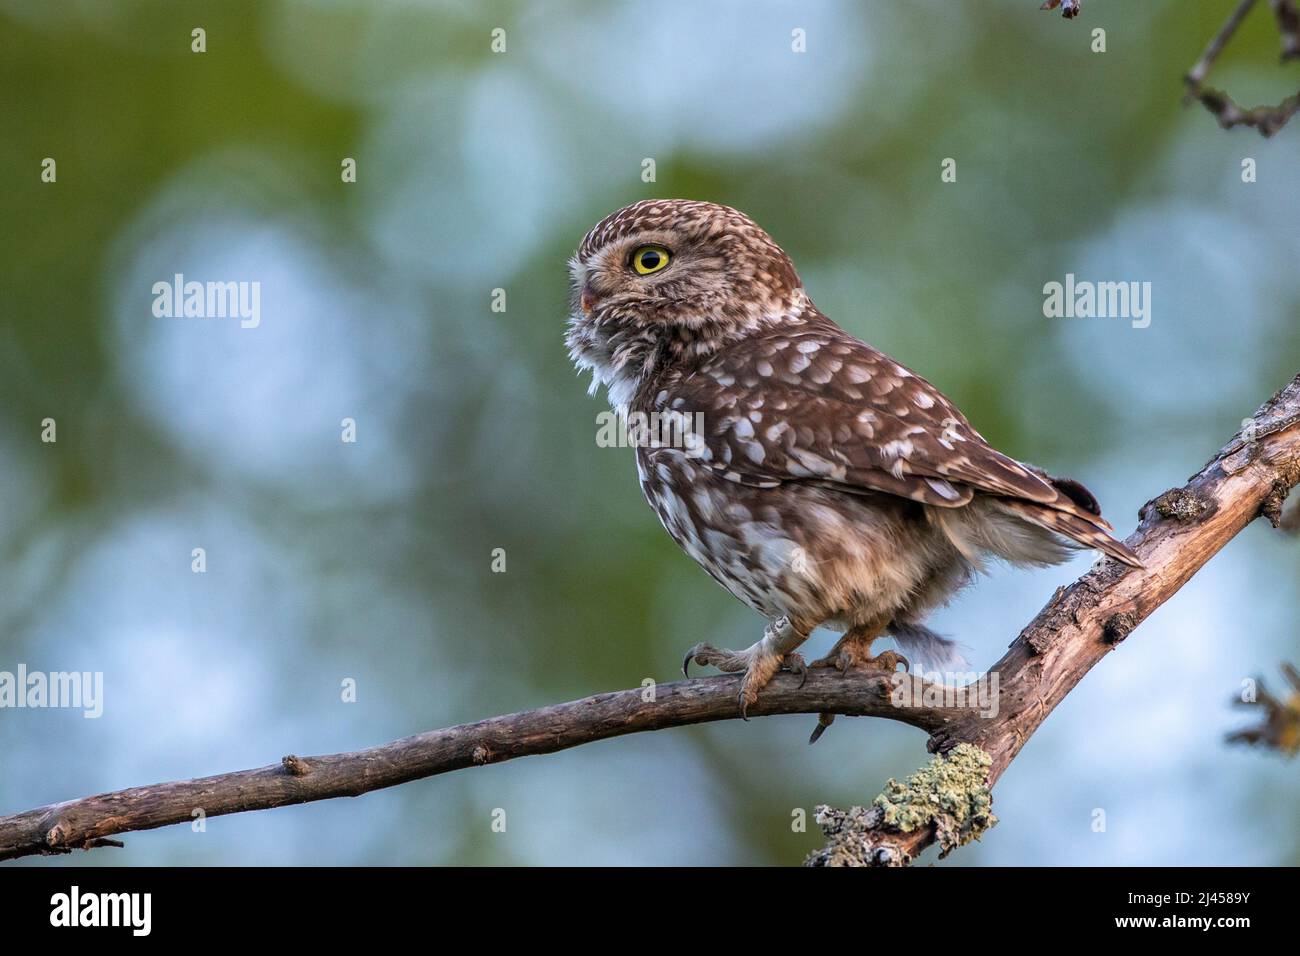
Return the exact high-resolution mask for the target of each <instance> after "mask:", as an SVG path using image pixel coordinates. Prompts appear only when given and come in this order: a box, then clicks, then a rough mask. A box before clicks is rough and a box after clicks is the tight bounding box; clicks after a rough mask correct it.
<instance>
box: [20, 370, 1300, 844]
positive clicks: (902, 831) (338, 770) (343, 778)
mask: <svg viewBox="0 0 1300 956" xmlns="http://www.w3.org/2000/svg"><path fill="white" fill-rule="evenodd" d="M1297 425H1300V376H1297V377H1296V379H1294V380H1293V381H1292V382H1291V383H1290V384H1289V385H1288V386H1287V387H1286V388H1284V389H1283V390H1282V391H1280V392H1278V394H1277V395H1275V396H1274V397H1273V398H1272V399H1271V400H1270V401H1269V402H1268V403H1267V404H1266V405H1265V406H1264V407H1263V408H1261V409H1260V410H1259V411H1258V412H1257V413H1256V415H1255V417H1254V418H1253V419H1251V420H1250V421H1249V422H1248V423H1247V424H1246V426H1245V427H1243V429H1242V431H1241V433H1239V435H1238V436H1237V437H1236V438H1234V439H1233V441H1231V442H1229V444H1228V445H1227V446H1225V447H1224V448H1223V449H1222V450H1221V451H1220V452H1219V454H1218V455H1216V456H1215V458H1214V459H1213V460H1212V461H1211V462H1210V463H1209V464H1208V465H1207V466H1206V467H1205V468H1204V469H1203V470H1202V471H1201V472H1200V473H1199V474H1198V475H1196V476H1195V477H1193V478H1192V480H1191V481H1190V482H1189V483H1188V484H1187V485H1186V486H1185V487H1183V488H1180V489H1175V490H1173V491H1169V492H1166V493H1165V494H1163V495H1161V496H1160V497H1159V498H1157V499H1155V500H1154V501H1152V502H1149V503H1148V504H1147V505H1146V506H1145V507H1144V508H1143V509H1142V524H1141V525H1140V527H1139V528H1138V530H1137V532H1135V533H1134V534H1133V535H1132V536H1130V537H1129V539H1128V544H1129V545H1130V547H1132V548H1133V549H1134V550H1135V551H1137V553H1138V554H1139V555H1140V556H1141V557H1142V559H1143V561H1144V562H1145V563H1146V568H1145V569H1143V570H1134V569H1127V568H1122V567H1120V566H1118V565H1116V564H1115V563H1114V562H1112V561H1109V560H1102V561H1100V562H1098V564H1097V565H1095V566H1094V567H1093V569H1092V570H1091V571H1089V572H1088V573H1087V574H1085V575H1084V576H1083V577H1082V578H1080V579H1079V580H1078V581H1076V582H1075V583H1074V584H1073V585H1071V586H1070V587H1068V588H1061V589H1060V590H1058V591H1057V593H1056V595H1055V596H1054V597H1053V599H1052V600H1051V602H1049V603H1048V605H1047V607H1045V608H1044V609H1043V611H1042V612H1040V613H1039V615H1038V617H1037V618H1035V619H1034V621H1033V622H1032V623H1031V624H1030V625H1029V626H1028V627H1027V628H1025V630H1024V631H1023V632H1021V634H1020V636H1019V637H1018V638H1017V639H1016V640H1015V642H1014V643H1012V645H1011V649H1010V651H1008V653H1007V654H1006V655H1005V656H1004V657H1003V658H1002V660H1000V661H999V662H998V663H997V664H996V665H995V666H994V668H993V670H992V671H991V672H990V673H996V674H997V676H998V679H999V685H1000V686H999V694H998V699H997V708H996V715H995V716H987V715H988V714H989V713H990V711H989V710H988V709H987V708H986V707H985V705H984V703H983V702H970V700H969V699H968V698H965V697H963V696H961V695H960V694H958V695H956V696H955V697H954V695H953V691H952V689H951V688H948V689H944V688H942V687H940V686H938V685H935V684H927V683H926V682H925V681H923V680H922V679H921V678H920V677H917V676H914V675H907V674H893V675H886V674H870V673H866V674H854V673H850V674H847V675H839V674H832V673H829V672H818V671H813V672H810V673H809V674H808V677H807V680H806V682H805V683H802V684H801V683H800V680H799V678H797V677H796V676H794V675H792V674H780V675H778V676H777V677H776V678H775V679H774V680H773V681H772V683H771V684H769V685H768V686H767V687H765V688H764V689H763V693H762V694H760V695H759V698H758V701H757V702H756V703H755V704H754V705H753V706H751V707H750V714H751V715H753V716H767V715H773V714H814V713H835V714H845V715H850V716H869V717H886V718H889V719H892V720H897V721H901V722H903V723H906V724H910V725H912V726H914V727H918V728H920V729H922V730H925V731H926V732H928V733H929V734H930V741H929V744H928V746H929V748H930V749H931V750H932V751H935V752H939V753H941V754H944V755H946V756H941V757H939V758H937V759H936V764H935V765H934V766H933V767H932V768H929V769H927V770H926V771H921V772H918V774H916V775H914V777H913V778H909V780H908V783H907V784H906V785H899V784H896V785H895V786H894V787H893V788H892V790H893V791H894V792H893V794H892V797H890V796H888V795H882V797H881V798H878V800H877V802H876V804H875V805H874V806H873V808H872V810H871V811H863V812H860V813H857V814H853V813H850V814H847V815H846V814H840V813H839V812H838V811H829V810H828V811H825V812H824V813H822V814H820V816H821V817H823V819H824V826H826V827H827V829H828V832H829V831H830V830H832V829H833V830H834V831H835V833H834V834H833V840H832V842H833V843H837V845H838V852H837V853H834V854H831V853H827V852H824V853H823V854H819V855H816V859H815V861H816V862H859V863H869V864H880V863H905V862H907V861H909V860H910V859H912V858H913V857H915V856H916V854H917V853H919V852H920V851H921V850H922V849H924V848H925V847H926V846H928V845H929V844H931V843H933V842H935V841H936V839H937V840H940V841H941V842H943V843H944V845H945V848H950V847H951V846H952V845H955V844H956V843H958V842H964V840H965V839H967V838H969V837H971V836H977V835H978V833H979V832H980V828H981V827H984V826H988V825H991V823H992V816H991V814H990V813H987V802H988V801H987V789H988V788H990V787H992V785H993V784H994V783H995V782H996V781H997V779H998V778H999V777H1000V776H1001V775H1002V773H1003V771H1004V770H1006V768H1007V765H1008V764H1009V763H1010V762H1011V761H1012V760H1013V759H1014V758H1015V756H1016V754H1018V753H1019V752H1020V749H1021V748H1022V747H1023V746H1024V745H1025V742H1026V741H1027V740H1028V739H1029V737H1030V735H1032V734H1033V732H1034V731H1035V730H1036V729H1037V728H1038V726H1039V724H1041V723H1042V722H1043V720H1044V719H1045V718H1046V717H1047V715H1048V714H1049V713H1050V712H1051V711H1052V709H1053V708H1054V707H1055V706H1056V705H1057V704H1058V703H1060V701H1061V700H1062V699H1063V698H1064V697H1065V695H1066V694H1068V693H1069V692H1070V690H1071V689H1072V688H1073V687H1074V685H1075V684H1077V683H1078V682H1079V680H1080V679H1081V678H1082V677H1083V675H1084V674H1086V673H1087V672H1088V670H1090V669H1091V668H1092V666H1093V665H1094V664H1096V663H1097V661H1099V660H1100V659H1101V658H1102V657H1104V656H1105V655H1106V654H1108V653H1110V652H1111V651H1112V650H1114V649H1115V647H1117V646H1118V645H1119V643H1120V642H1121V641H1123V640H1124V638H1125V637H1127V636H1128V634H1129V632H1130V631H1132V630H1133V628H1134V627H1136V626H1137V624H1138V623H1139V622H1141V621H1142V620H1143V619H1145V618H1146V616H1147V615H1148V614H1150V613H1151V612H1152V611H1153V610H1155V609H1156V608H1157V607H1159V606H1160V605H1161V604H1163V603H1164V602H1165V601H1166V600H1168V598H1169V597H1170V596H1172V595H1173V594H1174V593H1175V592H1176V591H1177V590H1178V589H1179V588H1180V587H1182V585H1183V584H1184V583H1186V581H1187V580H1188V579H1189V578H1190V577H1191V576H1192V575H1193V574H1194V573H1195V572H1196V571H1197V570H1198V569H1199V568H1200V567H1201V566H1202V565H1203V564H1204V563H1205V562H1206V561H1208V560H1209V558H1210V557H1211V556H1212V555H1213V554H1214V553H1215V552H1217V551H1218V550H1219V549H1220V548H1221V547H1223V545H1224V544H1226V543H1227V542H1228V540H1230V539H1231V538H1232V537H1233V536H1234V535H1236V534H1237V533H1238V532H1239V531H1240V530H1241V529H1242V528H1244V527H1245V526H1246V525H1247V524H1248V523H1250V521H1252V520H1253V519H1254V518H1255V517H1257V516H1259V515H1260V514H1268V515H1270V516H1272V515H1274V514H1276V513H1278V512H1280V508H1281V502H1282V499H1284V498H1285V495H1286V491H1287V490H1288V489H1290V488H1291V487H1292V486H1294V485H1295V484H1296V483H1297V482H1298V481H1300V427H1297ZM739 681H740V678H739V676H737V675H726V676H721V677H711V678H706V679H696V680H686V681H677V682H675V683H670V684H662V685H657V686H655V687H653V688H639V689H635V690H625V691H615V692H613V693H608V694H598V695H596V696H594V697H586V698H583V699H582V700H576V701H571V702H569V703H565V704H555V705H552V706H549V707H542V708H538V709H536V710H528V711H522V712H520V713H517V714H509V715H506V716H502V717H492V718H490V719H488V720H481V721H478V722H477V723H472V724H461V725H460V726H457V727H451V728H448V729H445V730H435V731H429V732H427V733H423V734H417V735H416V736H414V737H406V738H404V739H402V740H397V741H393V742H392V743H388V744H384V745H382V746H378V747H371V748H369V749H366V750H360V751H356V752H353V753H342V754H330V755H325V756H318V757H298V756H293V755H290V756H287V757H285V758H284V759H283V760H282V761H281V762H280V763H278V764H274V765H271V766H267V767H260V768H258V769H255V770H243V771H238V772H235V773H226V774H218V775H216V776H211V777H201V778H199V779H196V780H186V781H175V782H171V783H159V784H153V785H150V786H145V787H135V788H132V789H129V790H120V791H117V792H114V793H106V794H100V795H99V796H94V797H86V798H84V799H81V800H73V801H69V802H66V803H59V804H52V805H50V806H45V807H40V808H38V809H35V810H28V811H26V812H24V813H18V814H14V815H12V816H7V817H0V860H4V859H12V858H14V857H21V856H30V855H34V854H54V853H68V852H71V851H72V850H73V849H77V848H84V849H90V848H92V847H98V846H120V843H118V842H117V841H115V840H110V839H108V837H111V836H113V835H114V834H118V833H125V832H129V831H134V830H150V829H154V828H156V827H162V826H168V825H170V824H175V823H183V822H188V821H190V820H192V819H193V818H194V817H195V816H196V815H197V811H202V814H203V815H204V816H220V815H222V814H227V813H242V812H245V811H249V810H265V809H270V808H272V807H281V806H288V805H290V804H295V803H307V802H310V801H314V800H326V799H330V798H333V797H345V796H348V797H351V796H358V795H360V794H363V793H368V792H369V791H371V790H379V789H382V788H385V787H392V786H396V785H398V784H402V783H407V782H410V781H412V780H419V779H422V778H424V777H430V776H434V775H436V774H440V773H447V772H449V771H452V770H460V769H463V768H466V767H473V766H479V765H482V764H488V763H498V762H500V761H503V760H511V759H513V758H515V757H524V756H529V755H534V754H546V753H553V752H555V751H558V750H564V749H567V748H569V747H576V746H579V745H581V744H585V743H590V742H592V741H595V740H603V739H605V738H608V737H619V736H622V735H624V734H631V733H638V732H641V731H647V730H661V729H663V728H666V727H679V726H684V725H687V724H697V723H703V722H706V721H713V720H730V719H733V718H735V717H737V716H739V714H738V708H737V704H736V695H737V690H738V688H739ZM963 744H964V745H968V746H961V745H963ZM953 754H959V755H961V760H962V767H961V768H960V773H958V772H957V770H958V768H957V767H956V762H955V761H954V758H953V757H952V755H953ZM974 767H978V768H980V769H979V771H978V772H973V771H972V768H974ZM963 775H964V776H963ZM980 777H983V780H979V778H980ZM967 779H969V780H973V781H975V784H974V785H968V784H966V783H961V781H963V780H967ZM954 781H956V782H954ZM927 787H933V788H948V789H946V790H944V789H937V790H936V791H935V792H936V793H939V794H940V796H941V798H942V799H941V800H939V802H942V803H945V804H953V803H954V802H960V801H955V799H954V795H953V788H954V787H966V788H967V789H968V790H970V791H971V793H969V794H968V796H969V797H970V799H969V801H967V802H968V804H969V805H968V806H963V807H957V811H959V812H956V813H947V814H946V815H945V816H943V817H942V818H941V819H938V818H930V819H926V820H924V821H922V822H920V823H918V822H916V820H915V819H914V816H915V815H914V814H913V813H909V807H908V805H907V803H906V801H907V800H908V799H909V794H921V795H922V796H926V795H927V794H928V791H926V789H925V788H927ZM976 790H979V791H981V792H979V793H976V792H974V791H976ZM882 801H883V802H882ZM949 809H951V807H950V808H949ZM837 814H838V816H837ZM972 821H974V824H975V825H972ZM846 845H847V846H849V847H850V850H849V851H848V852H845V851H844V846H846ZM829 849H830V848H829V847H828V850H829Z"/></svg>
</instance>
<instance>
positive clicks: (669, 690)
mask: <svg viewBox="0 0 1300 956" xmlns="http://www.w3.org/2000/svg"><path fill="white" fill-rule="evenodd" d="M922 686H923V683H922V681H921V680H920V679H919V678H914V677H909V676H908V675H905V674H899V675H897V679H896V680H893V681H891V679H890V677H889V676H888V675H885V674H870V673H867V674H845V675H840V674H838V673H835V674H832V673H830V672H829V671H810V672H809V674H808V676H807V681H806V682H805V683H804V684H803V685H802V686H801V685H800V681H799V679H798V678H797V677H796V676H794V675H793V674H778V675H777V676H776V677H775V678H774V679H773V680H772V682H771V683H770V684H769V685H768V686H767V687H765V688H764V689H763V693H762V694H761V695H760V697H759V700H758V702H757V703H755V704H753V705H751V706H750V708H749V713H750V715H751V716H766V715H771V714H816V713H822V712H826V713H835V714H846V715H850V716H870V717H887V718H890V719H893V720H898V721H902V722H903V723H907V724H911V725H913V726H915V727H919V728H921V729H922V730H925V731H927V732H929V733H937V732H938V731H940V730H941V729H942V728H943V726H944V725H945V724H946V723H948V722H949V721H952V720H956V719H960V718H963V717H965V716H967V715H968V713H969V711H968V710H967V709H966V708H963V707H945V706H937V707H898V706H895V705H894V704H893V703H892V702H891V693H892V692H893V691H894V689H895V687H900V688H902V689H903V690H904V691H906V692H908V693H909V694H915V695H916V696H915V697H910V698H909V699H919V697H920V695H921V693H922V690H921V687H922ZM739 687H740V676H739V675H725V676H721V677H710V678H700V679H695V680H684V681H677V682H675V683H670V684H659V685H657V686H655V687H654V688H653V699H647V698H648V697H650V695H651V690H652V689H651V688H637V689H635V690H623V691H615V692H613V693H608V694H597V695H595V696H593V697H584V698H583V699H581V700H575V701H570V702H569V703H565V704H554V705H552V706H549V707H540V708H538V709H536V710H526V711H521V712H519V713H516V714H507V715H505V716H502V717H492V718H489V719H488V720H480V721H478V722H477V723H472V724H461V725H459V726H456V727H450V728H447V729H445V730H433V731H428V732H427V733H422V734H417V735H415V736H413V737H406V738H403V739H401V740H395V741H393V742H392V743H388V744H383V745H381V746H378V747H370V748H368V749H366V750H359V751H356V752H354V753H341V754H329V755H326V756H319V757H298V756H293V755H290V756H287V757H285V758H284V759H283V760H282V761H281V762H280V763H278V764H273V765H271V766H267V767H259V768H258V769H256V770H241V771H237V772H234V773H224V774H218V775H216V776H211V777H200V778H199V779H197V780H185V781H176V782H172V783H158V784H151V785H149V786H144V787H134V788H132V789H130V790H119V791H117V792H115V793H105V794H100V795H98V796H94V797H86V798H85V799H81V800H73V801H70V802H67V803H57V804H52V805H50V806H46V807H40V808H38V809H35V810H28V811H27V812H25V813H18V814H14V815H13V816H8V817H0V860H6V859H12V858H14V857H20V856H30V855H33V854H54V853H68V852H71V850H73V849H76V848H87V849H88V848H90V846H95V845H104V844H102V843H99V842H98V841H100V840H102V839H103V838H104V837H108V836H111V835H113V834H116V833H125V832H128V831H131V830H152V829H154V828H156V827H162V826H167V825H169V824H173V823H188V822H190V821H191V820H192V819H193V818H194V816H195V811H196V810H201V811H202V812H203V815H204V816H207V817H214V816H220V815H222V814H227V813H242V812H244V811H248V810H267V809H270V808H272V807H283V806H288V805H290V804H295V803H307V802H310V801H313V800H328V799H330V798H332V797H355V796H359V795H361V794H363V793H368V792H369V791H371V790H380V789H383V788H385V787H393V786H396V785H398V784H402V783H409V782H410V781H412V780H420V779H422V778H424V777H431V776H434V775H436V774H440V773H448V772H450V771H452V770H461V769H463V768H465V767H475V766H481V765H483V764H489V763H499V762H501V761H503V760H512V759H514V758H515V757H526V756H531V755H534V754H547V753H554V752H555V751H557V750H565V749H567V748H569V747H577V746H579V745H581V744H586V743H591V742H592V741H596V740H604V739H605V738H607V737H620V736H622V735H624V734H632V733H638V732H640V731H646V730H661V729H663V728H665V727H681V726H685V725H687V724H698V723H704V722H706V721H713V720H732V719H734V718H737V717H739V716H740V711H739V706H738V704H737V695H738V691H739ZM117 845H119V846H120V844H117Z"/></svg>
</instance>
